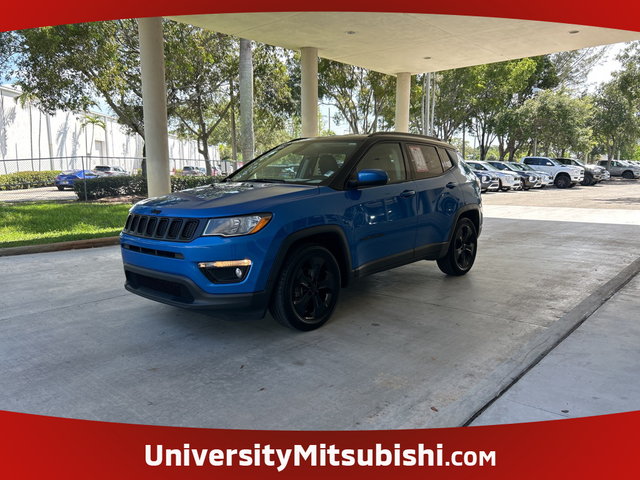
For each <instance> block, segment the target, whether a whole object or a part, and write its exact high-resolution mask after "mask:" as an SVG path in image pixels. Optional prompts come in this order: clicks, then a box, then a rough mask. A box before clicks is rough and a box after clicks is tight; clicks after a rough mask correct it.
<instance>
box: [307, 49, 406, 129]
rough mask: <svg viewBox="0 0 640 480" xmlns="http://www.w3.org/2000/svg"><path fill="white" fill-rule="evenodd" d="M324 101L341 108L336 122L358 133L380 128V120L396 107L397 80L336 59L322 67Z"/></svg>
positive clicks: (323, 63) (321, 91)
mask: <svg viewBox="0 0 640 480" xmlns="http://www.w3.org/2000/svg"><path fill="white" fill-rule="evenodd" d="M318 74H319V83H318V87H319V90H320V98H322V99H323V100H324V101H326V102H327V104H329V105H332V106H334V107H336V108H337V109H338V113H337V114H336V116H335V119H336V123H337V124H339V122H342V121H345V122H347V124H348V125H349V131H350V132H351V133H354V134H359V133H371V132H375V131H377V129H378V119H380V118H383V112H384V111H385V109H386V110H388V109H389V108H391V106H392V105H394V104H395V87H396V79H395V77H393V76H391V75H385V74H384V73H380V72H374V71H372V70H366V69H364V68H361V67H356V66H354V65H347V64H344V63H340V62H334V61H332V60H327V59H324V58H323V59H321V60H320V63H319V66H318Z"/></svg>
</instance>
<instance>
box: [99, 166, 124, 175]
mask: <svg viewBox="0 0 640 480" xmlns="http://www.w3.org/2000/svg"><path fill="white" fill-rule="evenodd" d="M93 171H94V172H96V173H98V174H99V175H113V176H121V175H129V172H127V171H126V170H125V169H124V168H122V167H120V166H118V165H113V166H111V165H97V166H96V167H95V168H94V169H93Z"/></svg>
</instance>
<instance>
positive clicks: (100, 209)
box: [0, 202, 131, 248]
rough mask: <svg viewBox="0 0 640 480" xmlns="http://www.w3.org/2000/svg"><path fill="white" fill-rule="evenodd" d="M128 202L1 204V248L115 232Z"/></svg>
mask: <svg viewBox="0 0 640 480" xmlns="http://www.w3.org/2000/svg"><path fill="white" fill-rule="evenodd" d="M130 208H131V205H128V204H127V205H122V204H105V203H44V202H38V203H24V204H22V203H21V204H12V205H1V204H0V248H8V247H19V246H22V245H41V244H44V243H57V242H66V241H69V240H82V239H85V238H100V237H112V236H115V235H118V234H119V233H120V230H122V227H123V226H124V223H125V221H126V219H127V212H128V211H129V209H130Z"/></svg>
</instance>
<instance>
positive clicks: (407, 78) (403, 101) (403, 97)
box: [396, 73, 411, 132]
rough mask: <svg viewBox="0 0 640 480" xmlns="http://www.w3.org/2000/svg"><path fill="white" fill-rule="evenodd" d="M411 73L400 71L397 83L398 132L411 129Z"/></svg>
mask: <svg viewBox="0 0 640 480" xmlns="http://www.w3.org/2000/svg"><path fill="white" fill-rule="evenodd" d="M410 98H411V74H410V73H399V74H398V79H397V84H396V132H408V131H409V103H410Z"/></svg>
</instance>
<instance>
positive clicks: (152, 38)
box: [138, 17, 171, 197]
mask: <svg viewBox="0 0 640 480" xmlns="http://www.w3.org/2000/svg"><path fill="white" fill-rule="evenodd" d="M138 31H139V35H140V69H141V72H142V105H143V107H142V108H143V112H144V136H145V146H146V155H147V186H148V188H149V197H156V196H158V195H165V194H167V193H171V179H170V177H169V134H168V132H167V87H166V84H165V78H164V46H163V39H162V19H161V18H158V17H156V18H139V19H138Z"/></svg>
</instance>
